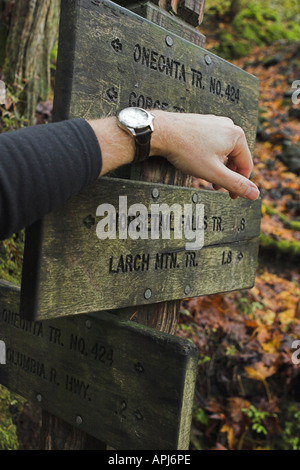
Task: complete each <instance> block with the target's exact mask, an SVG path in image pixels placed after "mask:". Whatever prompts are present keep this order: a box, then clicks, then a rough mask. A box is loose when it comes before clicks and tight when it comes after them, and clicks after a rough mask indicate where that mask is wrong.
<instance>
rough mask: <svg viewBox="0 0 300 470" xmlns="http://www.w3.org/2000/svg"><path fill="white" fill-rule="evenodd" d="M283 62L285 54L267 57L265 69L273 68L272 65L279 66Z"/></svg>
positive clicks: (264, 62)
mask: <svg viewBox="0 0 300 470" xmlns="http://www.w3.org/2000/svg"><path fill="white" fill-rule="evenodd" d="M282 60H283V53H278V54H274V55H272V56H269V57H266V58H265V59H264V61H263V66H264V67H265V68H268V67H271V66H272V65H277V64H279V63H280V62H282Z"/></svg>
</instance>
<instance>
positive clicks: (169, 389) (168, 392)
mask: <svg viewBox="0 0 300 470" xmlns="http://www.w3.org/2000/svg"><path fill="white" fill-rule="evenodd" d="M0 340H2V341H4V342H5V344H6V365H1V366H0V383H1V384H3V385H5V386H7V387H8V388H9V389H10V390H13V391H15V392H16V393H18V394H20V395H22V396H24V397H25V398H28V399H30V400H31V401H33V402H35V403H37V404H39V405H40V406H41V407H42V408H43V409H44V410H47V411H49V412H51V413H53V414H55V415H56V416H58V417H60V418H62V419H64V420H65V421H66V422H69V423H70V424H73V425H74V426H75V427H77V428H78V429H81V430H83V431H85V432H87V433H89V434H90V435H91V436H94V437H96V438H98V439H102V440H104V441H105V442H107V443H108V444H109V445H110V446H112V447H114V448H116V449H143V450H144V449H157V450H158V449H188V446H189V434H190V424H191V410H192V404H193V395H194V384H195V373H196V368H197V356H198V354H197V349H196V347H195V346H194V345H193V344H192V343H191V342H189V341H186V340H183V339H180V338H176V337H174V336H171V335H168V334H164V333H161V332H158V331H155V330H152V329H150V328H147V327H145V326H141V325H137V324H136V323H134V322H129V321H121V320H118V318H117V317H116V316H115V315H111V314H107V313H105V312H101V314H94V315H82V316H81V315H80V316H78V315H77V316H76V317H68V318H63V319H56V320H51V321H43V322H35V323H32V322H27V321H24V320H22V319H21V318H20V316H19V289H18V288H16V287H15V286H11V285H9V284H8V283H3V282H2V281H0Z"/></svg>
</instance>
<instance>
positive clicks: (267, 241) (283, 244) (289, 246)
mask: <svg viewBox="0 0 300 470" xmlns="http://www.w3.org/2000/svg"><path fill="white" fill-rule="evenodd" d="M260 245H261V247H262V248H265V249H272V250H275V251H278V253H284V254H287V255H290V256H300V242H299V241H298V240H294V241H289V240H275V239H273V238H271V237H269V236H268V235H265V234H264V233H261V234H260Z"/></svg>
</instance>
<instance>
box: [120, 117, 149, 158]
mask: <svg viewBox="0 0 300 470" xmlns="http://www.w3.org/2000/svg"><path fill="white" fill-rule="evenodd" d="M153 119H154V116H153V114H152V113H150V112H149V111H146V110H145V109H142V108H124V109H122V110H121V111H119V112H118V114H117V123H118V126H119V127H120V128H121V129H123V130H124V131H126V132H128V133H129V134H131V135H132V136H133V137H134V141H135V155H134V160H133V161H134V163H136V162H141V161H143V160H146V159H147V158H148V157H149V153H150V141H151V134H152V132H153V130H154V128H153Z"/></svg>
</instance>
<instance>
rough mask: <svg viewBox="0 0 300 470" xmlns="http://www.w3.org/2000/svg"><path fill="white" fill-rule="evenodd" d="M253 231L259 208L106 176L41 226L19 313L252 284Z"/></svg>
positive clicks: (51, 312) (54, 312)
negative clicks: (34, 268) (36, 258)
mask: <svg viewBox="0 0 300 470" xmlns="http://www.w3.org/2000/svg"><path fill="white" fill-rule="evenodd" d="M108 203H109V204H108ZM199 208H200V209H203V212H202V210H201V211H199V210H198V209H199ZM177 215H179V217H177ZM259 227H260V201H254V202H252V203H249V201H246V200H245V199H241V198H240V199H237V200H234V201H232V200H231V199H230V198H229V196H228V195H227V194H226V193H217V194H216V193H214V192H212V191H202V190H195V189H192V188H181V187H175V186H169V185H162V184H152V183H145V182H138V181H130V180H119V179H117V178H103V179H101V181H99V182H97V184H96V185H93V186H92V187H90V188H87V189H86V190H85V191H83V192H81V193H80V194H79V195H78V196H76V197H75V198H72V200H71V201H69V202H68V203H67V204H66V205H64V206H62V207H61V208H59V209H58V210H56V211H53V212H52V213H51V214H50V215H49V216H47V217H46V218H45V219H44V222H43V231H44V235H43V243H42V246H41V248H40V251H39V262H40V265H39V269H38V272H37V273H36V272H35V271H34V276H35V275H37V277H36V278H35V277H30V276H29V269H28V271H27V270H26V265H25V273H27V278H26V279H24V284H23V285H24V289H23V292H22V301H23V306H22V308H23V312H24V314H25V313H26V312H28V313H29V318H30V315H31V314H32V313H34V314H36V315H37V316H38V318H40V319H41V318H48V317H51V316H64V315H74V314H78V313H84V312H93V311H99V310H107V309H114V308H119V307H127V306H132V305H140V304H143V303H155V302H161V301H166V300H171V299H173V300H174V299H182V298H184V297H194V296H199V295H206V294H211V293H216V292H223V291H229V290H234V289H241V288H247V287H252V285H253V283H254V278H255V271H256V259H257V251H258V244H259ZM202 235H203V237H204V240H203V243H204V245H203V247H202V248H201V249H194V248H193V246H194V243H195V244H197V242H198V241H200V242H201V241H202V239H201V236H202ZM163 237H165V238H163ZM176 237H177V238H176ZM190 244H191V246H190ZM32 245H33V246H35V248H37V245H35V244H34V243H32ZM199 246H200V245H199ZM196 248H197V246H196ZM25 254H26V253H25ZM27 255H28V257H30V261H31V262H32V259H31V256H30V254H27ZM26 262H27V258H26V256H25V260H24V263H26ZM26 287H28V290H27V291H29V292H30V293H31V295H28V296H26ZM33 287H34V289H33Z"/></svg>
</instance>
